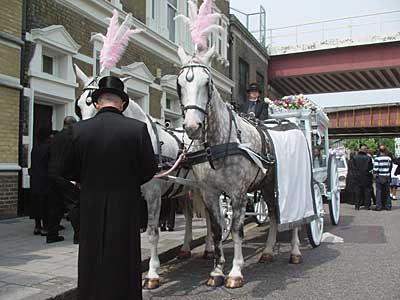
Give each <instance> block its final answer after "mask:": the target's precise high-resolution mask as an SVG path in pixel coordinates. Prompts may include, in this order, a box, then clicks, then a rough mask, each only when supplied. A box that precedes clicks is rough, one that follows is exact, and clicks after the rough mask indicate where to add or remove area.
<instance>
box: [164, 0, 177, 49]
mask: <svg viewBox="0 0 400 300" xmlns="http://www.w3.org/2000/svg"><path fill="white" fill-rule="evenodd" d="M177 2H178V0H168V4H167V10H168V11H167V14H168V15H167V18H168V32H169V39H170V40H171V41H172V42H175V38H176V28H175V20H174V18H175V16H176V13H177V11H178V3H177Z"/></svg>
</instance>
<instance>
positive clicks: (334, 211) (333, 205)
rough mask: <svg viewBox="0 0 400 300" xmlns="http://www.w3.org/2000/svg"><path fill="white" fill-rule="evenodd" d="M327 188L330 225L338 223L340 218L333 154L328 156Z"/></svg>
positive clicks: (337, 182)
mask: <svg viewBox="0 0 400 300" xmlns="http://www.w3.org/2000/svg"><path fill="white" fill-rule="evenodd" d="M329 161H330V164H329V177H328V180H329V188H330V195H331V197H330V199H329V216H330V218H331V223H332V225H337V224H339V218H340V188H339V179H338V175H339V174H338V170H337V165H336V158H335V156H331V157H330V158H329Z"/></svg>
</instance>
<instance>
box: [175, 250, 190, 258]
mask: <svg viewBox="0 0 400 300" xmlns="http://www.w3.org/2000/svg"><path fill="white" fill-rule="evenodd" d="M177 257H178V259H189V258H191V257H192V253H191V252H190V251H183V250H181V251H180V252H179V254H178V256H177Z"/></svg>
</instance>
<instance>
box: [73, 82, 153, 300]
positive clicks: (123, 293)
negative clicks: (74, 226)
mask: <svg viewBox="0 0 400 300" xmlns="http://www.w3.org/2000/svg"><path fill="white" fill-rule="evenodd" d="M92 101H93V103H94V105H95V107H96V109H97V110H98V112H97V114H96V116H95V117H93V118H91V119H88V120H85V121H82V122H78V123H77V124H75V125H74V126H72V128H71V129H70V139H71V144H72V151H70V152H69V153H68V159H67V161H66V164H65V166H66V167H68V166H74V168H73V171H74V172H73V178H70V179H74V180H76V181H78V182H80V184H81V197H80V214H81V224H80V225H81V230H80V240H79V259H78V295H79V299H81V300H111V299H112V300H140V299H142V284H141V281H142V271H141V249H140V223H141V222H140V219H141V217H140V211H141V210H140V205H141V204H140V200H141V199H140V194H141V193H140V186H141V185H142V184H144V183H145V182H147V181H149V180H150V179H151V178H152V177H153V176H154V174H155V173H156V171H157V162H156V160H155V158H154V157H155V156H154V152H153V147H152V142H151V140H150V136H149V134H148V131H147V126H146V124H145V123H142V122H140V121H137V120H135V119H130V118H126V117H124V116H123V114H122V112H123V111H124V110H125V108H126V107H127V106H128V104H129V96H128V95H127V94H126V93H125V92H124V84H123V82H122V81H121V80H120V79H119V78H117V77H113V76H107V77H103V78H102V79H101V80H100V81H99V88H98V89H97V90H95V91H94V92H93V94H92Z"/></svg>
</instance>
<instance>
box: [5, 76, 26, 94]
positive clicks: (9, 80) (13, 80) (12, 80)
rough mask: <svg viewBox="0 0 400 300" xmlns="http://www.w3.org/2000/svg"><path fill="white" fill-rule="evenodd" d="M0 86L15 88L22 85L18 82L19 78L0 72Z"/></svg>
mask: <svg viewBox="0 0 400 300" xmlns="http://www.w3.org/2000/svg"><path fill="white" fill-rule="evenodd" d="M0 86H5V87H8V88H12V89H17V90H22V89H23V86H22V85H21V84H20V80H19V78H17V77H12V76H8V75H4V74H0Z"/></svg>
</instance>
